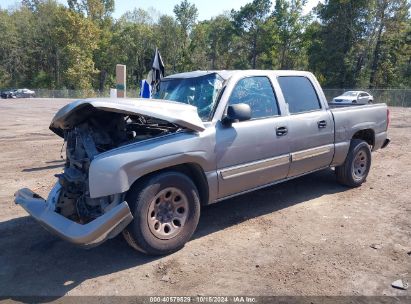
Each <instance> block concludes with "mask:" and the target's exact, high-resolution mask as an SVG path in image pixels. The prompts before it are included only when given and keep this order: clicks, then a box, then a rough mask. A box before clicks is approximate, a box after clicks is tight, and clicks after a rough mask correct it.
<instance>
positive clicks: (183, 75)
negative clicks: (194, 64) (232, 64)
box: [165, 70, 237, 80]
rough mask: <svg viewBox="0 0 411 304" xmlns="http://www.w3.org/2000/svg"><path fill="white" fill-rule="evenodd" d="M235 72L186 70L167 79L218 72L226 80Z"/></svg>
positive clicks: (193, 76)
mask: <svg viewBox="0 0 411 304" xmlns="http://www.w3.org/2000/svg"><path fill="white" fill-rule="evenodd" d="M235 72H237V71H235V70H209V71H192V72H184V73H178V74H173V75H170V76H167V77H165V79H172V78H176V79H181V78H195V77H201V76H205V75H210V74H218V75H220V76H221V77H222V78H223V79H224V80H227V79H228V78H230V77H231V76H232V75H233V74H234V73H235Z"/></svg>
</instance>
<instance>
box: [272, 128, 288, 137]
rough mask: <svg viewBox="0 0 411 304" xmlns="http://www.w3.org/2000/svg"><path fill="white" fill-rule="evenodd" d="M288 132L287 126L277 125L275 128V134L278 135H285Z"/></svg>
mask: <svg viewBox="0 0 411 304" xmlns="http://www.w3.org/2000/svg"><path fill="white" fill-rule="evenodd" d="M287 133H288V129H287V128H286V127H277V128H276V129H275V134H277V136H284V135H286V134H287Z"/></svg>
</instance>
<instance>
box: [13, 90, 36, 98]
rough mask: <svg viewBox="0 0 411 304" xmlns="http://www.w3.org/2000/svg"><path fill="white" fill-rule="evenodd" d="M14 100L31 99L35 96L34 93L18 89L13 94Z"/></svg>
mask: <svg viewBox="0 0 411 304" xmlns="http://www.w3.org/2000/svg"><path fill="white" fill-rule="evenodd" d="M14 95H15V96H16V98H31V97H34V96H35V95H36V92H34V91H32V90H29V89H18V90H16V91H15V92H14Z"/></svg>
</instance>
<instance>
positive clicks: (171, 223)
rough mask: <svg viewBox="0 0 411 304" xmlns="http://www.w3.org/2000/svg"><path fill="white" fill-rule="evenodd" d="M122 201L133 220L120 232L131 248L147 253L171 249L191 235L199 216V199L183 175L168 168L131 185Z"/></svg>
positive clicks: (173, 250) (179, 247) (191, 183)
mask: <svg viewBox="0 0 411 304" xmlns="http://www.w3.org/2000/svg"><path fill="white" fill-rule="evenodd" d="M126 201H127V202H128V204H129V207H130V210H131V213H132V214H133V216H134V219H133V221H132V222H131V223H130V224H129V225H128V226H127V227H126V228H125V229H124V231H123V236H124V238H125V239H126V241H127V243H128V244H129V245H130V246H131V247H133V248H134V249H136V250H138V251H141V252H143V253H146V254H150V255H164V254H169V253H172V252H175V251H177V250H179V249H181V248H182V247H184V244H185V243H186V242H187V241H188V240H189V239H190V238H191V236H192V235H193V233H194V231H195V229H196V228H197V224H198V220H199V218H200V199H199V195H198V191H197V188H196V186H195V185H194V183H193V182H192V180H191V179H190V178H188V177H187V176H186V175H184V174H182V173H179V172H175V171H168V172H162V173H159V174H156V175H153V176H151V177H149V178H147V179H145V180H143V181H142V182H141V183H136V184H135V185H133V186H132V187H131V188H130V190H129V192H128V194H127V195H126Z"/></svg>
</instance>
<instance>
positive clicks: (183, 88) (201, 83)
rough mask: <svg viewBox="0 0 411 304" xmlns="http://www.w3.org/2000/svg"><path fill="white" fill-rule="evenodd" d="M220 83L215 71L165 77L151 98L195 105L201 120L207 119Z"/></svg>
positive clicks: (220, 85)
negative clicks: (191, 76) (192, 76)
mask: <svg viewBox="0 0 411 304" xmlns="http://www.w3.org/2000/svg"><path fill="white" fill-rule="evenodd" d="M222 85H223V79H222V78H221V77H220V76H219V75H218V74H216V73H213V74H208V75H204V76H200V77H194V78H165V79H163V80H162V81H161V82H160V89H159V91H158V92H157V93H156V94H154V96H153V98H155V99H166V100H172V101H178V102H182V103H187V104H190V105H192V106H195V107H197V111H198V116H200V118H201V120H202V121H208V120H210V118H211V117H210V116H211V112H212V110H213V108H214V105H215V104H216V102H217V98H218V94H219V93H220V90H221V88H222Z"/></svg>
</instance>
